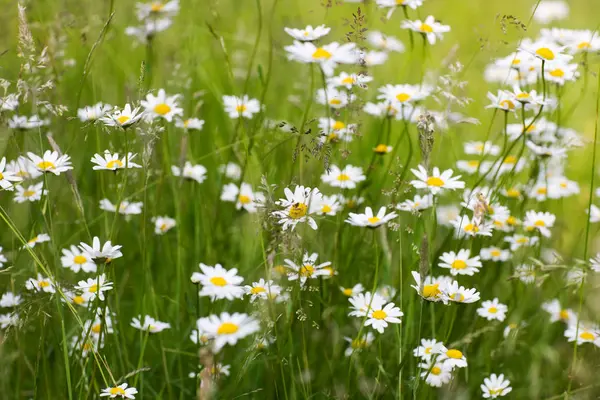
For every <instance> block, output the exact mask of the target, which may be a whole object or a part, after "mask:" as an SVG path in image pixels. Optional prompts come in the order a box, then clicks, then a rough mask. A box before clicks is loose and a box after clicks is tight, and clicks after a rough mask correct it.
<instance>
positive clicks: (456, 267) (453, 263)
mask: <svg viewBox="0 0 600 400" xmlns="http://www.w3.org/2000/svg"><path fill="white" fill-rule="evenodd" d="M470 255H471V250H469V249H462V250H459V251H458V253H455V252H453V251H450V252H446V253H444V254H442V255H441V257H440V260H441V261H442V262H441V263H440V264H439V266H440V267H442V268H449V269H450V273H451V274H452V275H469V276H473V275H474V274H475V273H477V272H479V268H481V266H482V264H481V261H480V258H479V256H475V257H473V258H470Z"/></svg>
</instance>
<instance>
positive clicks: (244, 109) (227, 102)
mask: <svg viewBox="0 0 600 400" xmlns="http://www.w3.org/2000/svg"><path fill="white" fill-rule="evenodd" d="M223 104H224V107H225V112H226V113H227V114H229V118H232V119H236V118H247V119H252V117H253V116H254V114H256V113H258V112H260V109H261V106H260V103H259V101H258V100H256V99H251V98H250V97H248V96H247V95H244V96H243V97H237V96H223Z"/></svg>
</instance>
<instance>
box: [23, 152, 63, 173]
mask: <svg viewBox="0 0 600 400" xmlns="http://www.w3.org/2000/svg"><path fill="white" fill-rule="evenodd" d="M27 157H29V159H30V160H31V162H32V163H33V164H34V165H35V167H36V168H37V169H38V171H40V172H52V173H53V174H54V175H60V173H61V172H65V171H68V170H70V169H73V166H72V165H71V161H69V160H70V159H71V157H69V156H68V155H66V154H65V155H62V156H59V155H58V152H56V151H50V150H46V152H45V153H44V155H43V156H42V157H39V156H37V155H35V154H33V153H31V152H29V153H27Z"/></svg>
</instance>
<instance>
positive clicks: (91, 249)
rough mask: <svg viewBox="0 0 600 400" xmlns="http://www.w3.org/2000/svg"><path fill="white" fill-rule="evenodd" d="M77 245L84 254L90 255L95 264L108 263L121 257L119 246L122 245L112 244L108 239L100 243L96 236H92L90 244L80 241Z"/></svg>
mask: <svg viewBox="0 0 600 400" xmlns="http://www.w3.org/2000/svg"><path fill="white" fill-rule="evenodd" d="M78 247H79V249H80V250H81V251H82V252H83V253H84V254H85V255H87V256H89V257H91V258H92V260H94V262H95V263H96V264H108V263H110V262H111V261H113V260H114V259H115V258H119V257H123V253H121V247H123V246H113V245H112V243H111V242H110V240H109V241H108V242H106V243H104V245H101V244H100V238H98V236H94V239H93V240H92V245H91V246H90V245H88V244H86V243H84V242H81V243H79V246H78Z"/></svg>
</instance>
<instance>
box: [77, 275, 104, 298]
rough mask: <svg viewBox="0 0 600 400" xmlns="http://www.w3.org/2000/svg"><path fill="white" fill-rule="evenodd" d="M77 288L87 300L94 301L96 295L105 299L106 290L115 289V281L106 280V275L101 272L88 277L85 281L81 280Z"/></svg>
mask: <svg viewBox="0 0 600 400" xmlns="http://www.w3.org/2000/svg"><path fill="white" fill-rule="evenodd" d="M75 289H77V290H80V291H81V292H82V296H83V297H84V298H85V299H86V300H87V301H93V300H94V299H95V298H96V297H98V299H100V301H104V299H105V297H104V292H107V291H109V290H112V289H113V283H112V282H109V281H107V280H106V275H105V274H101V275H98V276H97V277H95V278H88V279H87V280H85V281H79V282H78V283H77V285H76V286H75Z"/></svg>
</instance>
